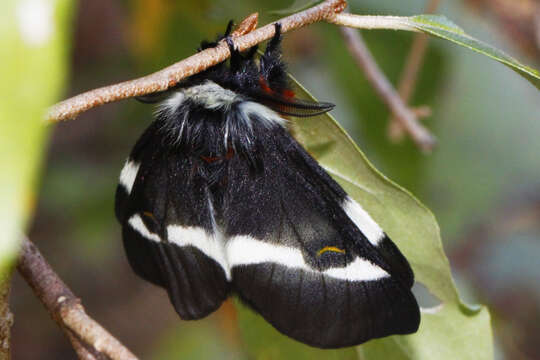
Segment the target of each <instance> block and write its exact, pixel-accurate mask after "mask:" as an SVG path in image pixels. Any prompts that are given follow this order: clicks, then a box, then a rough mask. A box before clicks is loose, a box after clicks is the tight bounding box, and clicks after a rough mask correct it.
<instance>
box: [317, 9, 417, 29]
mask: <svg viewBox="0 0 540 360" xmlns="http://www.w3.org/2000/svg"><path fill="white" fill-rule="evenodd" d="M325 21H326V22H328V23H330V24H335V25H340V26H347V27H353V28H357V29H366V30H376V29H385V30H406V31H414V32H419V31H420V30H418V29H417V28H416V27H415V26H413V25H412V24H410V23H409V21H408V19H407V18H406V17H402V16H381V15H354V14H349V13H335V14H333V15H332V16H329V17H327V18H325Z"/></svg>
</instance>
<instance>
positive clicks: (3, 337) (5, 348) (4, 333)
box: [0, 271, 13, 360]
mask: <svg viewBox="0 0 540 360" xmlns="http://www.w3.org/2000/svg"><path fill="white" fill-rule="evenodd" d="M10 278H11V271H7V273H6V274H5V275H3V276H1V277H0V360H9V359H11V326H12V325H13V314H12V313H11V311H9V292H10V287H11V286H10V285H11V282H10Z"/></svg>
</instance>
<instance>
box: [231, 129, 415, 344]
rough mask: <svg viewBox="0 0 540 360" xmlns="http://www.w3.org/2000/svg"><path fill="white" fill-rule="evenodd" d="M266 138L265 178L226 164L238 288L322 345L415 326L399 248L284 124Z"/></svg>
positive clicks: (275, 320)
mask: <svg viewBox="0 0 540 360" xmlns="http://www.w3.org/2000/svg"><path fill="white" fill-rule="evenodd" d="M262 143H263V148H264V151H260V156H261V157H262V158H263V159H262V162H263V163H264V167H263V168H264V173H263V174H260V173H254V172H253V171H250V170H249V168H248V165H247V163H246V161H243V160H242V159H241V158H238V157H235V158H233V159H232V160H231V164H230V166H229V175H228V179H229V186H228V189H229V190H228V193H227V196H226V200H225V208H224V223H225V225H224V228H225V233H226V236H227V239H228V240H227V247H226V249H227V260H228V263H229V265H230V266H231V271H232V277H233V284H234V289H235V291H237V292H238V293H239V295H240V296H241V298H242V299H243V300H244V301H246V302H247V303H248V304H250V305H251V306H252V307H253V308H254V309H255V310H257V311H258V312H259V313H260V314H261V315H262V316H263V317H265V318H266V319H267V320H268V321H269V322H270V323H271V324H273V325H274V326H275V327H276V328H277V329H278V330H280V331H281V332H283V333H285V334H286V335H288V336H291V337H292V338H295V339H297V340H300V341H302V342H305V343H307V344H311V345H314V346H318V347H323V348H335V347H343V346H349V345H356V344H359V343H362V342H365V341H367V340H369V339H372V338H378V337H383V336H387V335H390V334H405V333H411V332H414V331H416V330H417V328H418V325H419V309H418V305H417V303H416V300H415V299H414V296H413V295H412V293H411V291H410V287H411V286H412V282H413V278H412V272H411V270H410V267H409V265H408V264H407V262H406V260H405V259H404V258H403V256H402V255H401V253H399V250H398V249H397V247H395V245H393V244H392V243H391V241H390V240H389V239H388V238H387V237H386V236H385V234H384V232H382V230H381V229H380V228H379V227H378V225H377V224H376V223H375V222H374V221H373V220H372V219H371V218H370V217H369V215H367V213H365V211H363V209H362V208H361V207H360V205H358V204H356V203H354V202H353V200H351V199H349V198H348V197H347V195H346V194H345V192H344V191H343V190H342V189H341V187H340V186H339V185H338V184H337V183H335V182H334V181H333V180H332V179H331V178H330V177H329V176H328V175H327V174H326V173H325V172H324V171H323V170H322V169H321V168H320V167H319V165H318V164H317V163H316V162H315V161H314V160H313V159H312V158H311V157H310V156H309V155H308V154H307V153H306V152H305V150H303V149H302V148H301V146H299V145H298V144H297V143H296V141H295V140H294V139H292V138H291V137H290V135H289V134H288V133H287V132H286V131H285V130H284V129H281V128H279V129H274V130H273V131H272V132H271V133H268V134H266V136H265V137H264V138H263V139H262ZM382 244H385V245H384V248H381V245H382ZM389 244H390V245H389Z"/></svg>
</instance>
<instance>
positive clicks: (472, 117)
mask: <svg viewBox="0 0 540 360" xmlns="http://www.w3.org/2000/svg"><path fill="white" fill-rule="evenodd" d="M36 1H37V0H36ZM37 2H39V1H37ZM289 5H290V1H287V0H281V1H272V2H269V1H260V0H251V1H237V2H234V1H227V0H214V1H210V0H200V1H196V2H195V1H172V0H129V1H128V0H124V1H111V0H80V1H78V2H76V6H75V7H74V9H73V18H72V25H71V26H68V27H67V29H69V33H67V34H65V36H66V37H70V36H71V41H70V44H71V45H70V46H71V52H70V55H69V57H68V60H69V61H68V62H67V65H66V66H69V70H68V73H69V78H68V80H67V82H66V86H65V91H64V93H63V94H62V96H61V98H67V97H68V96H70V95H75V94H77V93H80V92H82V91H85V90H89V89H92V88H95V87H99V86H103V85H106V84H110V83H114V82H118V81H121V80H126V79H130V78H134V77H138V76H142V75H145V74H148V73H150V72H153V71H156V70H158V69H160V68H162V67H164V66H166V65H169V64H171V63H173V62H175V61H178V60H180V59H182V58H185V57H187V56H189V55H191V54H192V53H193V52H194V50H195V49H196V48H197V47H198V44H199V42H200V40H202V39H212V38H213V37H214V36H215V34H216V33H218V32H222V31H223V30H224V27H225V25H226V23H227V21H228V20H229V19H231V18H233V19H236V20H241V19H242V18H243V17H245V16H246V15H248V14H249V13H252V12H255V11H258V12H259V13H260V23H261V24H264V23H266V22H268V21H271V20H275V19H276V18H275V17H271V16H270V15H269V14H268V11H269V10H276V9H283V8H286V7H288V6H289ZM425 5H426V4H425V1H424V0H409V1H394V0H354V1H350V10H351V11H352V12H354V13H359V14H392V15H414V14H419V13H422V12H423V9H424V6H425ZM438 13H440V14H444V15H446V16H447V17H449V18H450V19H452V20H453V21H454V22H456V23H457V24H458V25H460V26H461V27H463V28H464V29H465V30H467V32H468V33H469V34H471V35H473V36H475V37H477V38H480V39H482V40H485V41H487V42H489V43H491V44H493V45H495V46H497V47H499V48H502V49H504V50H506V51H507V52H509V53H511V54H513V55H515V56H516V57H518V58H519V59H521V60H523V62H525V63H529V64H531V65H532V66H533V67H536V68H538V67H540V25H538V24H540V6H538V2H536V1H534V0H530V1H526V0H521V1H515V0H506V1H505V0H460V1H457V0H453V1H448V0H446V1H444V0H443V1H442V2H441V5H440V7H439V10H438ZM536 13H539V14H536ZM535 14H536V15H535ZM535 16H536V20H535ZM535 21H536V23H535ZM535 24H536V25H535ZM535 26H536V27H535ZM363 35H364V37H365V39H366V41H367V43H368V45H369V47H370V48H371V49H372V51H373V53H374V55H375V57H376V59H377V61H378V63H379V64H380V65H381V67H382V68H383V69H384V71H385V72H386V73H387V75H388V76H389V77H390V79H391V80H392V81H393V82H394V83H396V82H397V79H398V78H399V75H400V72H401V69H402V67H403V64H404V61H405V58H406V55H407V53H408V50H409V48H410V45H411V41H412V38H413V34H410V33H402V32H395V31H373V32H365V31H364V32H363ZM284 52H285V58H286V59H287V60H288V61H289V64H290V71H291V73H293V74H294V76H295V77H296V78H297V79H298V80H299V81H300V82H301V83H302V84H303V85H304V86H306V87H307V88H308V89H309V90H311V91H312V92H313V94H314V95H315V96H317V97H318V98H320V99H321V100H325V101H331V102H334V103H335V104H337V107H336V109H335V110H334V111H333V114H334V115H335V117H336V118H337V119H338V121H340V123H341V124H342V125H343V126H344V127H345V128H346V129H347V130H348V131H349V132H350V134H351V135H352V136H353V138H354V139H355V140H356V141H357V142H358V144H359V145H360V147H361V148H362V149H363V151H364V152H365V153H366V155H367V156H368V158H369V159H370V160H371V161H372V162H373V163H374V164H375V165H376V166H377V167H378V168H379V169H380V170H381V171H382V172H383V173H385V174H386V175H387V176H388V177H390V178H391V179H393V180H394V181H396V182H397V183H399V184H401V185H402V186H404V187H405V188H407V189H409V190H410V191H411V192H413V193H414V194H415V195H416V196H417V197H418V198H419V199H420V200H421V201H423V202H424V203H425V204H426V205H427V206H428V207H430V208H431V209H432V211H433V212H434V213H435V216H436V217H437V219H438V221H439V224H440V226H441V231H442V237H443V241H444V245H445V248H446V250H447V253H448V255H449V257H450V261H451V265H452V268H453V270H454V275H455V276H456V278H457V281H458V285H459V287H460V289H461V292H462V295H463V296H464V297H465V299H466V300H468V301H469V302H471V303H474V302H481V303H484V304H487V305H488V306H489V308H490V311H491V315H492V319H493V326H494V332H495V341H496V354H497V357H498V358H501V359H538V358H540V347H539V345H538V336H539V334H540V286H539V284H540V261H539V258H540V97H539V94H538V90H537V89H535V88H534V87H533V86H532V85H531V84H530V83H528V82H527V81H526V80H524V79H523V78H521V77H519V76H518V75H517V74H516V73H514V72H513V71H511V70H509V69H507V68H506V67H504V66H503V65H501V64H499V63H495V62H494V61H492V60H489V59H488V58H486V57H483V56H480V55H478V54H475V53H472V52H470V51H468V50H466V49H464V48H460V47H458V46H456V45H454V44H451V43H448V42H444V41H443V40H435V39H433V40H431V41H430V45H429V50H428V55H427V57H426V60H425V65H424V67H423V68H422V71H421V74H420V79H419V83H418V87H417V91H416V93H415V96H414V98H413V100H412V102H411V103H412V104H413V105H429V106H430V107H431V109H432V111H433V115H432V116H431V117H430V118H428V119H426V120H425V124H426V126H427V127H428V128H429V129H431V130H432V132H433V133H434V134H435V135H436V136H437V137H438V139H439V145H438V147H437V148H436V149H435V151H434V152H433V153H432V154H431V155H423V154H421V153H420V151H419V150H418V149H417V148H416V147H415V146H414V145H413V144H412V142H411V141H410V140H406V141H405V142H404V143H402V144H393V143H391V142H390V141H389V140H388V137H387V135H386V131H387V124H388V117H389V114H388V110H387V109H386V107H385V106H384V105H383V104H382V103H381V101H380V100H379V99H378V98H377V97H376V96H375V95H374V93H373V90H372V89H371V88H370V87H369V85H368V83H367V82H366V80H365V78H364V76H363V74H362V72H361V71H360V70H359V69H358V68H357V67H356V66H355V65H354V64H353V62H352V60H351V57H350V55H349V53H348V52H347V50H346V48H345V46H344V44H343V41H342V39H341V37H340V35H339V32H338V31H337V29H336V27H335V26H333V25H328V24H316V25H313V26H310V27H308V28H305V29H302V30H299V31H296V32H293V33H289V34H287V35H286V36H285V43H284ZM4 61H5V59H0V65H2V66H4ZM6 63H7V62H6ZM152 112H153V108H152V107H151V106H148V105H144V104H141V103H138V102H136V101H134V100H129V101H123V102H120V103H115V104H110V105H106V106H103V107H100V108H98V109H95V110H92V111H89V112H87V113H85V114H83V115H81V116H80V117H79V118H78V119H77V120H75V121H68V122H63V123H60V124H58V125H56V126H54V128H52V129H51V130H52V131H51V133H50V140H49V147H48V148H47V150H46V151H47V153H46V155H44V156H45V158H46V160H45V164H44V166H43V170H42V173H41V175H40V176H39V197H38V199H36V204H37V209H36V214H35V218H34V221H33V223H32V225H31V227H30V231H29V237H30V239H31V240H33V241H34V242H36V243H37V245H38V246H39V247H40V249H41V250H42V252H43V254H44V256H45V257H46V258H47V259H48V261H49V262H50V263H51V265H52V266H53V268H54V269H55V270H56V271H57V272H58V274H60V276H61V277H62V278H63V279H64V281H65V282H66V283H67V284H68V285H69V286H70V287H71V288H72V289H73V291H74V292H75V293H76V294H77V295H78V296H80V297H81V298H82V299H83V302H84V304H85V307H86V309H87V311H88V312H89V314H91V315H92V316H93V317H94V318H95V319H96V320H98V321H99V322H100V323H102V324H103V325H104V326H105V327H106V328H107V329H109V330H110V331H111V332H112V333H113V334H115V335H116V336H117V337H118V338H119V339H121V340H122V341H123V342H124V343H125V344H126V345H127V346H128V347H129V348H130V349H131V350H132V351H134V352H135V353H136V354H138V355H139V356H141V358H144V359H176V358H183V359H199V358H200V359H210V358H230V359H232V358H245V357H244V356H243V345H242V339H241V338H240V336H239V333H238V330H237V326H236V320H235V310H234V306H233V305H232V304H231V303H226V304H225V305H224V306H223V307H222V308H221V309H220V310H219V311H218V312H217V313H216V314H214V315H212V316H210V317H209V318H207V319H205V320H201V321H198V322H182V321H180V319H179V318H178V316H177V315H176V313H175V312H174V310H173V308H172V306H170V305H169V301H168V299H167V296H166V294H165V292H164V291H162V290H161V289H158V288H156V287H153V286H152V285H149V284H147V283H145V282H143V281H142V280H140V279H138V278H137V277H135V275H134V274H133V273H132V272H131V269H130V268H129V265H128V264H127V261H126V259H125V256H124V253H123V249H122V245H121V238H120V227H119V225H118V224H117V223H116V221H115V219H114V214H113V198H114V191H115V188H116V182H117V178H118V174H119V171H120V169H121V167H122V165H123V162H124V160H125V158H126V156H127V154H128V153H129V151H130V149H131V147H132V145H133V144H134V142H135V141H136V139H137V137H138V136H139V134H140V133H141V132H142V131H143V129H144V128H145V127H146V126H147V125H148V124H149V123H150V121H151V120H152ZM1 121H17V119H2V120H1ZM7 155H8V154H3V155H2V156H7ZM12 311H13V312H14V313H15V325H14V328H13V358H14V359H15V360H18V359H21V360H22V359H74V358H75V354H74V352H73V351H72V349H71V347H70V345H69V343H68V341H67V340H66V339H65V338H64V337H63V336H62V334H61V332H60V331H59V330H58V329H57V327H56V325H55V324H54V323H53V322H52V321H51V320H50V319H49V317H48V314H47V313H46V312H45V311H44V309H43V308H42V307H41V305H40V304H39V303H38V301H37V300H36V298H35V297H34V296H33V294H32V293H31V291H30V290H29V288H28V287H27V286H26V284H25V283H24V282H23V281H22V280H21V278H20V277H19V276H18V275H16V276H15V282H14V286H13V293H12Z"/></svg>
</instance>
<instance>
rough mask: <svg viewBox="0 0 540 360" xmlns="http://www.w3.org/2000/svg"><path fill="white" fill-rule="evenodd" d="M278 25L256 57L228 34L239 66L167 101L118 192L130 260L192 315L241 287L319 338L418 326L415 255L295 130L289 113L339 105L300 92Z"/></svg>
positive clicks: (215, 72)
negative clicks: (293, 84) (410, 259)
mask: <svg viewBox="0 0 540 360" xmlns="http://www.w3.org/2000/svg"><path fill="white" fill-rule="evenodd" d="M229 30H230V28H229ZM279 30H280V28H279V25H277V26H276V36H275V37H274V38H273V39H272V40H271V41H270V43H269V44H268V46H267V48H266V51H265V53H264V54H263V55H262V56H261V58H260V60H259V63H258V64H257V63H256V61H255V60H254V54H255V49H252V50H250V51H248V53H247V54H246V55H242V54H240V53H238V52H237V51H236V50H235V49H234V46H233V44H232V41H231V40H230V38H227V35H228V34H226V35H225V37H224V38H225V39H226V41H227V43H228V44H229V47H230V50H231V60H230V66H227V65H226V64H225V63H223V64H220V65H217V66H215V67H213V68H210V69H209V70H207V71H205V72H204V73H201V74H198V75H196V76H193V77H191V78H189V79H188V80H186V81H185V82H183V83H182V84H180V86H178V87H177V88H176V89H175V90H174V92H173V93H172V94H171V95H170V96H169V98H168V99H167V100H165V101H164V102H162V103H161V105H160V108H159V110H158V115H157V119H156V120H155V121H154V122H153V123H152V124H151V125H150V127H149V128H148V129H147V130H146V132H145V133H144V134H143V135H142V137H141V138H140V139H139V141H138V142H137V144H136V145H135V147H134V149H133V151H132V153H131V154H130V156H129V158H128V161H127V162H126V165H125V166H124V169H123V170H122V173H121V176H120V184H119V186H118V190H117V195H116V216H117V218H118V220H119V221H120V223H121V224H122V229H123V240H124V246H125V249H126V253H127V255H128V260H129V262H130V264H131V266H132V267H133V269H134V270H135V272H136V273H137V274H138V275H140V276H141V277H143V278H144V279H146V280H148V281H151V282H153V283H154V284H156V285H159V286H162V287H164V288H165V289H166V290H167V292H168V294H169V297H170V299H171V302H172V304H173V305H174V307H175V309H176V311H177V312H178V314H179V315H180V317H181V318H183V319H198V318H201V317H204V316H206V315H208V314H209V313H211V312H212V311H214V310H215V309H217V308H218V307H219V306H220V304H221V303H222V302H223V300H224V299H225V298H226V297H227V296H228V295H229V294H230V293H235V294H238V295H239V296H240V298H241V299H243V300H244V301H245V302H246V303H248V304H249V305H250V306H251V307H252V308H253V309H255V310H256V311H257V312H259V313H260V314H261V315H262V316H263V317H264V318H265V319H267V320H268V321H269V322H270V323H271V324H272V325H274V326H275V327H276V328H277V329H278V330H279V331H281V332H283V333H285V334H286V335H288V336H290V337H292V338H295V339H297V340H299V341H302V342H304V343H307V344H310V345H313V346H318V347H323V348H334V347H343V346H349V345H356V344H359V343H362V342H364V341H367V340H369V339H372V338H378V337H383V336H387V335H391V334H406V333H411V332H414V331H416V329H417V328H418V325H419V319H420V318H419V309H418V305H417V304H416V301H415V299H414V296H413V295H412V293H411V291H410V289H411V287H412V284H413V282H414V278H413V273H412V270H411V268H410V266H409V264H408V263H407V260H406V259H405V258H404V257H403V255H402V254H401V253H400V251H399V250H398V248H397V247H396V246H395V245H394V244H393V243H392V241H391V240H390V239H389V238H388V237H387V236H386V234H385V233H384V232H383V231H382V229H380V227H379V226H378V225H377V224H376V223H375V222H374V220H373V219H372V218H371V217H370V216H369V214H367V213H366V212H365V211H364V210H363V209H362V207H361V205H360V204H358V203H356V202H355V201H354V200H352V199H351V198H350V197H348V196H347V194H346V193H345V192H344V191H343V189H342V188H341V187H340V186H339V185H338V184H337V183H336V182H335V181H334V180H333V179H332V178H331V177H330V176H328V174H326V172H325V171H324V170H323V169H322V168H321V167H320V166H319V165H318V163H317V162H316V161H315V160H314V159H313V158H312V157H311V156H310V155H309V154H308V153H307V152H306V151H305V150H304V149H303V148H302V147H301V146H300V144H298V143H297V142H296V140H294V138H293V137H292V136H291V135H290V133H289V132H288V130H287V120H286V119H285V118H284V117H283V115H295V116H311V115H316V114H319V113H321V112H325V111H328V110H330V109H331V108H332V105H331V104H326V103H309V102H306V101H302V100H298V99H296V98H294V94H293V93H292V91H291V89H290V88H289V85H288V81H287V79H288V78H287V74H286V68H285V65H284V63H283V62H282V61H281V51H280V48H279V44H280V31H279ZM209 46H215V43H204V42H203V44H202V47H203V48H204V47H209ZM147 100H148V99H147Z"/></svg>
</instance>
